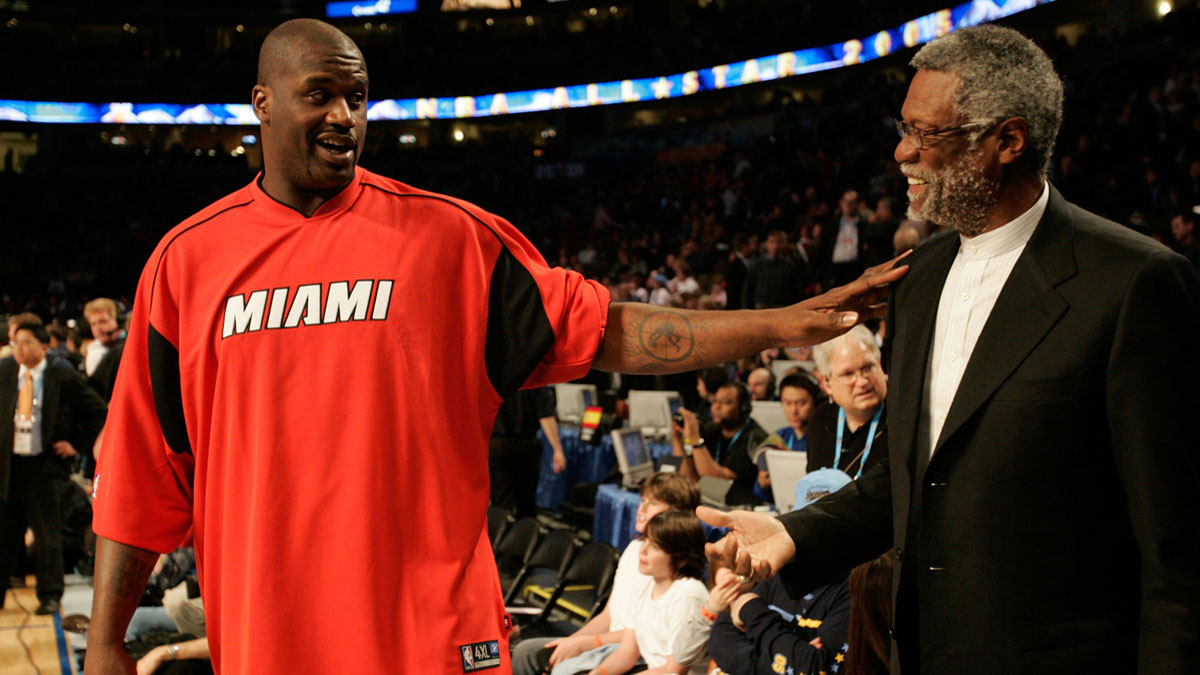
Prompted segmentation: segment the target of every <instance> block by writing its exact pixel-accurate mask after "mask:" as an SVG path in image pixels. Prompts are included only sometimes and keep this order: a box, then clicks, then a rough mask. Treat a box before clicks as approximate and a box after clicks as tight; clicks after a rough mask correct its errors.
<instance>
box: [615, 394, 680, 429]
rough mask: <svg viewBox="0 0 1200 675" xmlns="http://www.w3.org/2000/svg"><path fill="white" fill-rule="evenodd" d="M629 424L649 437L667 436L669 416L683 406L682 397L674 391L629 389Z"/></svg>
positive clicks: (669, 427)
mask: <svg viewBox="0 0 1200 675" xmlns="http://www.w3.org/2000/svg"><path fill="white" fill-rule="evenodd" d="M626 402H627V403H628V404H629V426H630V428H632V429H641V430H642V431H643V432H644V434H645V435H646V436H649V437H651V438H669V437H670V434H671V416H672V415H674V414H675V413H676V411H678V410H679V408H680V407H682V406H683V399H682V398H680V396H679V392H676V391H658V390H646V389H642V390H639V389H630V390H629V398H628V399H626Z"/></svg>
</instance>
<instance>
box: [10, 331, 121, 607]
mask: <svg viewBox="0 0 1200 675" xmlns="http://www.w3.org/2000/svg"><path fill="white" fill-rule="evenodd" d="M49 342H50V336H49V334H47V332H46V328H45V327H44V326H43V325H42V324H41V323H34V322H24V323H21V324H19V325H18V326H17V330H16V334H15V336H14V338H13V359H11V360H8V359H6V360H4V361H0V591H6V590H7V585H8V579H9V576H10V575H11V574H12V571H13V570H12V567H13V563H14V562H15V561H16V558H17V554H18V552H19V551H20V550H21V548H22V547H23V546H24V533H25V528H26V526H27V525H28V527H31V528H33V536H34V539H35V540H36V542H37V558H36V561H35V566H36V571H37V595H38V600H39V601H40V604H39V605H38V609H37V613H38V614H53V613H54V612H56V611H58V609H59V601H60V599H61V598H62V593H63V541H62V512H61V508H60V505H59V494H60V493H61V492H62V487H63V486H62V483H63V482H64V481H65V480H67V476H68V475H69V474H70V467H71V462H72V460H73V459H74V458H75V457H76V456H77V455H78V454H79V453H80V452H82V451H86V449H87V448H90V447H91V444H92V442H93V441H94V440H95V438H96V435H97V434H99V433H100V429H101V428H103V426H104V417H105V415H106V414H107V413H108V408H107V406H106V405H105V404H104V401H103V400H102V399H101V398H100V396H99V395H97V394H96V392H94V391H92V390H91V389H90V388H89V387H88V386H87V383H86V382H85V381H84V379H83V376H82V375H80V374H79V373H78V372H76V371H75V370H74V369H72V368H71V367H70V366H69V365H67V364H65V363H63V362H61V361H55V362H53V363H51V362H49V361H47V359H46V352H47V350H48V346H49ZM0 597H3V593H2V592H0Z"/></svg>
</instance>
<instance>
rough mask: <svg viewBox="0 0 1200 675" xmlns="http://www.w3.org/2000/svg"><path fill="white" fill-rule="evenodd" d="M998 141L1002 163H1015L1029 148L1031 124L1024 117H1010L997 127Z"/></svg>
mask: <svg viewBox="0 0 1200 675" xmlns="http://www.w3.org/2000/svg"><path fill="white" fill-rule="evenodd" d="M996 142H997V151H998V155H999V160H1000V163H1001V164H1013V163H1014V162H1016V161H1017V160H1019V159H1021V158H1022V157H1024V156H1025V153H1026V152H1027V151H1028V150H1029V125H1028V124H1026V122H1025V120H1024V118H1021V117H1010V118H1009V119H1006V120H1004V121H1003V122H1001V123H1000V125H999V126H998V127H996Z"/></svg>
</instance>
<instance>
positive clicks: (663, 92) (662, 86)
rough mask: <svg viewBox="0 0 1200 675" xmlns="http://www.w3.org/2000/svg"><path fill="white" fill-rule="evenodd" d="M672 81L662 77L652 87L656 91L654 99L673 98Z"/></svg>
mask: <svg viewBox="0 0 1200 675" xmlns="http://www.w3.org/2000/svg"><path fill="white" fill-rule="evenodd" d="M671 86H672V85H671V81H670V80H668V79H667V78H665V77H660V78H658V79H657V80H655V81H654V84H652V85H650V87H651V88H652V89H654V98H671Z"/></svg>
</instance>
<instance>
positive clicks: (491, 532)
mask: <svg viewBox="0 0 1200 675" xmlns="http://www.w3.org/2000/svg"><path fill="white" fill-rule="evenodd" d="M515 521H516V519H515V518H513V516H512V512H511V511H509V510H508V509H506V508H504V507H503V506H489V507H488V510H487V523H488V539H489V540H491V542H492V548H493V549H495V548H496V544H498V543H500V537H503V536H504V531H505V530H507V529H508V526H509V524H510V523H512V522H515Z"/></svg>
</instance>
